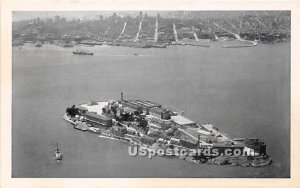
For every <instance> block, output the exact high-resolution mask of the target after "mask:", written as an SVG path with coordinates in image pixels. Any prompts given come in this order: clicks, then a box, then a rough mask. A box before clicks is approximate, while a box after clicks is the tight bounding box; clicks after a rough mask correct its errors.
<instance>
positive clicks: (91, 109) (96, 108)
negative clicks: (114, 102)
mask: <svg viewBox="0 0 300 188" xmlns="http://www.w3.org/2000/svg"><path fill="white" fill-rule="evenodd" d="M107 104H108V102H97V103H96V104H95V105H88V104H82V105H81V106H82V107H84V108H86V109H87V110H88V112H96V113H97V114H98V115H101V114H102V108H103V107H104V106H106V105H107Z"/></svg>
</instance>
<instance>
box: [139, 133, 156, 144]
mask: <svg viewBox="0 0 300 188" xmlns="http://www.w3.org/2000/svg"><path fill="white" fill-rule="evenodd" d="M141 141H142V142H144V143H146V144H150V145H151V144H153V143H154V142H155V141H156V139H155V138H153V137H150V136H147V135H143V136H142V137H141Z"/></svg>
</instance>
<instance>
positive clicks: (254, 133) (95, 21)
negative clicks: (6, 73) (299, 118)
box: [11, 9, 292, 179]
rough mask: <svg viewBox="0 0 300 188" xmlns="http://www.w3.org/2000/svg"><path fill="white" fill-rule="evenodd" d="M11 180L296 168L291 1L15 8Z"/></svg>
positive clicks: (260, 173)
mask: <svg viewBox="0 0 300 188" xmlns="http://www.w3.org/2000/svg"><path fill="white" fill-rule="evenodd" d="M11 16H12V20H11V25H12V29H11V35H12V38H11V44H12V47H11V48H12V50H11V59H12V62H11V64H12V65H11V66H12V68H11V69H12V77H11V79H12V98H11V101H12V106H11V110H12V112H11V121H12V125H11V135H12V139H11V160H12V162H11V163H12V165H11V177H12V178H17V179H18V178H199V179H201V178H253V179H254V178H290V177H291V170H290V168H291V145H290V143H291V125H290V124H291V110H290V109H291V43H292V37H291V27H292V25H291V11H290V10H269V9H266V10H230V11H229V10H184V9H182V10H149V11H148V10H138V9H137V10H130V11H129V10H122V9H121V10H120V9H115V10H99V11H96V10H91V11H87V10H84V11H79V10H78V11H77V10H72V11H64V10H61V11H44V10H39V11H37V10H31V11H22V10H14V11H13V12H12V15H11Z"/></svg>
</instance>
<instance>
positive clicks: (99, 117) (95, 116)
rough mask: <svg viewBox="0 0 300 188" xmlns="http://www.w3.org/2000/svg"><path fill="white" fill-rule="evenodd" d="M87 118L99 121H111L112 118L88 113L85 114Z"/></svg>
mask: <svg viewBox="0 0 300 188" xmlns="http://www.w3.org/2000/svg"><path fill="white" fill-rule="evenodd" d="M85 114H86V115H87V116H90V117H93V118H97V119H102V120H110V118H108V117H106V116H103V115H100V114H95V113H93V112H86V113H85Z"/></svg>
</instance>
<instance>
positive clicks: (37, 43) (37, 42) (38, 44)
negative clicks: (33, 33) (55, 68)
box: [34, 41, 43, 47]
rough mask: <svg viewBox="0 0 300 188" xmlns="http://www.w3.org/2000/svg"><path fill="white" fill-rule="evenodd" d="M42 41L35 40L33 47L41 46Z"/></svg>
mask: <svg viewBox="0 0 300 188" xmlns="http://www.w3.org/2000/svg"><path fill="white" fill-rule="evenodd" d="M42 45H43V44H42V43H41V42H40V41H36V43H35V44H34V46H35V47H42Z"/></svg>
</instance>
